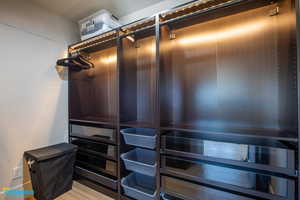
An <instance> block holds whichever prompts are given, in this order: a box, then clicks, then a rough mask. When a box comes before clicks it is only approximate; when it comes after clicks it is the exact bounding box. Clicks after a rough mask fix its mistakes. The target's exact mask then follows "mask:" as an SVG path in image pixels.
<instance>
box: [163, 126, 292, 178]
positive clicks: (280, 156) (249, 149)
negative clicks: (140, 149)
mask: <svg viewBox="0 0 300 200" xmlns="http://www.w3.org/2000/svg"><path fill="white" fill-rule="evenodd" d="M220 147H222V148H220ZM161 149H162V152H163V153H166V154H171V155H175V156H183V157H189V158H196V159H204V160H208V161H214V162H222V163H226V164H231V165H239V166H242V167H248V168H256V169H260V170H269V171H273V172H277V173H284V174H287V175H290V176H293V175H295V174H296V171H295V167H296V164H295V163H296V162H295V151H294V150H291V149H285V148H277V147H269V146H258V145H250V144H242V143H231V142H220V141H212V140H205V139H202V138H199V134H198V135H197V134H194V133H185V132H184V133H181V132H180V133H173V132H171V133H167V134H166V135H163V136H162V139H161Z"/></svg>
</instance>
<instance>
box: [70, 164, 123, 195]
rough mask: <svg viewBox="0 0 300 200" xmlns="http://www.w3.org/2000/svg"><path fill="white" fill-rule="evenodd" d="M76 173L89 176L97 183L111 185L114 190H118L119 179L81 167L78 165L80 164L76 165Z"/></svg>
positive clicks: (85, 176) (88, 177)
mask: <svg viewBox="0 0 300 200" xmlns="http://www.w3.org/2000/svg"><path fill="white" fill-rule="evenodd" d="M75 174H76V175H77V176H82V177H84V178H87V179H89V180H92V181H94V182H96V183H99V184H101V185H104V186H106V187H109V188H111V189H113V190H117V183H118V181H117V180H115V179H112V178H108V177H106V176H103V175H100V174H97V173H94V172H92V171H90V170H87V169H84V168H81V167H78V166H76V167H75Z"/></svg>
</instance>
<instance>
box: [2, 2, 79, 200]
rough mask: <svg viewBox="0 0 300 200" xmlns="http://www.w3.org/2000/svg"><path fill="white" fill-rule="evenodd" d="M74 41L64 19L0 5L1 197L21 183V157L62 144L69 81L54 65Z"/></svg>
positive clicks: (30, 7)
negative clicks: (18, 171) (17, 170)
mask: <svg viewBox="0 0 300 200" xmlns="http://www.w3.org/2000/svg"><path fill="white" fill-rule="evenodd" d="M78 38H79V37H78V31H77V25H76V24H75V23H73V22H70V21H68V20H66V19H64V18H63V17H60V16H57V15H55V14H52V13H51V12H48V11H47V10H44V9H43V8H40V7H38V6H37V5H35V4H33V3H30V1H27V0H26V1H25V0H0V70H1V72H0V191H1V190H2V187H17V186H18V185H20V184H22V183H23V180H22V178H19V179H15V180H13V168H14V167H17V166H22V156H23V152H24V151H26V150H30V149H34V148H37V147H42V146H46V145H50V144H55V143H59V142H63V141H65V140H66V138H67V133H68V127H67V116H68V112H67V105H68V104H67V94H68V90H67V81H63V80H61V79H60V78H59V76H58V74H57V72H56V69H55V62H56V60H57V59H58V58H61V57H63V56H64V55H65V54H66V49H67V45H68V44H70V43H73V42H76V41H77V40H78ZM24 182H26V180H24ZM2 198H3V195H2ZM0 199H1V193H0Z"/></svg>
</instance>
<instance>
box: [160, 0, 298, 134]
mask: <svg viewBox="0 0 300 200" xmlns="http://www.w3.org/2000/svg"><path fill="white" fill-rule="evenodd" d="M282 4H283V5H279V4H278V5H279V6H280V9H281V8H282V9H283V10H280V12H281V13H280V15H274V16H270V10H272V9H275V8H276V6H277V4H275V5H270V6H264V7H260V8H256V9H252V10H249V11H244V12H241V13H238V14H233V15H229V16H225V17H221V18H217V19H212V20H210V21H207V22H202V23H199V24H195V25H190V26H186V27H179V28H178V27H175V26H173V27H172V25H164V26H162V27H161V37H162V39H161V70H160V82H161V83H160V90H161V92H160V103H161V126H162V127H175V128H192V129H195V128H196V129H202V128H219V129H227V130H232V129H233V128H234V129H239V130H254V129H262V130H265V129H268V130H276V131H277V130H281V129H288V130H291V131H295V132H296V130H297V86H296V83H297V80H296V78H295V76H296V75H295V74H296V62H295V61H293V59H294V58H293V55H295V53H296V50H295V49H293V48H294V47H293V45H295V37H294V36H293V35H292V34H291V33H292V29H294V26H295V21H294V19H293V17H294V16H292V14H291V13H290V11H291V5H285V4H286V3H282ZM279 24H280V25H279ZM170 33H174V34H175V35H176V39H172V40H171V39H170V38H169V35H170Z"/></svg>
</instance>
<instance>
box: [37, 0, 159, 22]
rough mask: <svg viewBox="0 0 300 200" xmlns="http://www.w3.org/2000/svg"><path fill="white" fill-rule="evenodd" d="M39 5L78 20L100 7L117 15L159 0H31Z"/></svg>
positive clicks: (120, 15)
mask: <svg viewBox="0 0 300 200" xmlns="http://www.w3.org/2000/svg"><path fill="white" fill-rule="evenodd" d="M31 1H33V2H35V3H37V4H39V5H40V6H42V7H44V8H46V9H48V10H51V11H53V12H55V13H58V14H60V15H62V16H65V17H67V18H69V19H71V20H72V21H78V20H80V19H82V18H84V17H86V16H89V15H91V14H93V13H94V12H96V11H98V10H100V9H106V10H108V11H110V12H111V13H112V14H114V15H115V16H117V17H122V16H125V15H127V14H130V13H132V12H134V11H136V10H139V9H142V8H144V7H147V6H150V5H152V4H155V3H158V2H160V1H161V0H31Z"/></svg>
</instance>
